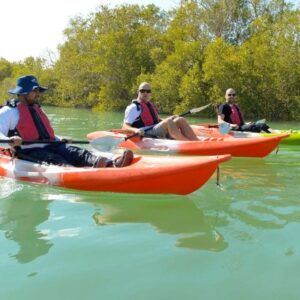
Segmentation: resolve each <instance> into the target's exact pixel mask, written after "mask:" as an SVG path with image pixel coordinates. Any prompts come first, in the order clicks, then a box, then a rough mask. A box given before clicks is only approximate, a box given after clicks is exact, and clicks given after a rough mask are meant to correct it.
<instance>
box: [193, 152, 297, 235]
mask: <svg viewBox="0 0 300 300" xmlns="http://www.w3.org/2000/svg"><path fill="white" fill-rule="evenodd" d="M298 155H299V154H298ZM299 172H300V163H299V164H297V163H295V158H294V157H291V155H290V153H289V152H288V151H287V150H285V152H283V151H281V154H278V155H275V154H272V155H271V156H269V157H267V158H265V159H233V160H231V161H230V162H229V163H227V164H224V166H222V170H221V174H222V177H221V182H222V187H223V191H222V193H221V192H219V194H220V197H219V198H218V197H216V193H215V192H214V194H212V191H210V190H208V188H207V187H205V188H204V189H203V190H202V191H201V190H200V191H198V192H197V193H198V195H199V194H205V195H206V197H207V198H209V199H211V200H210V201H209V202H205V203H204V202H203V201H201V199H200V200H199V198H198V199H197V198H196V197H195V195H193V196H192V197H191V198H192V199H193V200H194V202H195V203H196V205H197V206H198V207H200V208H201V209H203V210H204V211H205V213H206V215H209V213H208V211H211V212H213V213H215V211H216V207H218V208H219V211H220V215H219V218H218V226H219V227H220V226H221V227H228V228H230V224H234V223H236V222H239V224H240V226H239V227H236V228H235V229H234V231H235V233H236V234H235V236H236V237H237V238H238V239H243V240H244V239H253V238H255V237H254V236H253V228H255V229H258V230H270V229H282V228H284V227H285V226H286V225H287V224H290V223H293V222H299V221H300V209H299V204H300V201H299V192H298V185H299V181H300V177H299V174H300V173H299ZM291 186H294V187H295V189H291V188H290V187H291ZM208 194H211V196H208ZM231 230H232V229H231Z"/></svg>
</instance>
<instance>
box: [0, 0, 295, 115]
mask: <svg viewBox="0 0 300 300" xmlns="http://www.w3.org/2000/svg"><path fill="white" fill-rule="evenodd" d="M299 20H300V12H299V9H295V8H293V7H292V6H291V4H290V3H289V2H286V1H285V0H268V1H265V0H255V1H246V0H198V1H197V0H192V1H180V6H179V7H178V8H177V9H173V10H172V11H170V12H165V11H161V10H160V9H159V8H158V7H156V6H154V5H148V6H139V5H122V6H119V7H116V8H109V7H107V6H100V7H99V8H98V9H97V11H95V12H94V13H92V14H90V15H89V16H87V17H86V18H83V17H75V18H73V19H71V20H70V22H69V26H68V28H66V29H65V31H64V34H65V42H64V43H63V44H61V45H60V47H59V57H58V59H57V61H56V62H54V63H51V64H49V62H47V61H46V60H45V59H42V58H33V57H28V58H26V59H25V60H24V61H20V62H15V63H10V62H8V61H7V60H5V59H0V96H1V98H2V99H3V100H4V99H7V98H8V97H9V95H8V94H7V90H8V89H10V88H12V87H13V86H14V85H15V80H16V78H17V77H19V76H22V75H25V74H32V75H35V76H37V77H38V79H39V82H40V83H41V84H42V85H47V86H48V87H49V91H48V92H47V93H45V94H44V97H43V100H42V101H43V103H45V104H47V105H57V106H74V107H89V108H93V109H95V110H101V111H108V110H123V109H124V108H125V107H126V105H127V104H128V103H129V101H131V99H133V98H135V97H136V91H137V87H138V85H139V84H140V82H142V81H147V82H149V83H150V84H151V86H152V90H153V94H152V96H153V100H154V101H155V103H156V105H157V106H158V107H159V109H160V111H161V112H164V113H181V112H183V111H186V110H188V109H190V108H192V107H197V106H201V105H204V104H207V103H214V104H218V103H220V102H223V101H224V93H225V90H226V89H227V88H229V87H233V88H234V89H235V90H236V91H237V93H238V96H239V97H238V101H239V103H240V105H241V107H242V109H243V111H244V114H245V116H246V119H257V118H262V117H265V118H268V119H272V120H276V119H282V120H299V119H300V50H299V49H300V48H299V32H300V22H299ZM205 113H207V114H210V115H213V114H215V112H214V110H213V109H211V110H207V111H205Z"/></svg>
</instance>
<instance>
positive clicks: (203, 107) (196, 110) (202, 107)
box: [189, 103, 211, 114]
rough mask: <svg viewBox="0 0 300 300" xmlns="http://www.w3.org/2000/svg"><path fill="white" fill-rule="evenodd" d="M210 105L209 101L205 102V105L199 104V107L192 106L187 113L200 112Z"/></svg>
mask: <svg viewBox="0 0 300 300" xmlns="http://www.w3.org/2000/svg"><path fill="white" fill-rule="evenodd" d="M210 105H211V103H209V104H207V105H204V106H201V107H196V108H192V109H191V110H190V111H189V113H190V114H195V113H197V112H200V111H202V110H204V109H206V108H207V107H209V106H210Z"/></svg>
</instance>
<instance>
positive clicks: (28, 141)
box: [0, 140, 90, 145]
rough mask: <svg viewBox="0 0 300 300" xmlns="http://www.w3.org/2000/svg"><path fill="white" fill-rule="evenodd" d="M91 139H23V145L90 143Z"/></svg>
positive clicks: (2, 142) (8, 141)
mask: <svg viewBox="0 0 300 300" xmlns="http://www.w3.org/2000/svg"><path fill="white" fill-rule="evenodd" d="M0 143H1V144H9V143H11V140H0ZM89 143H90V142H89V141H71V142H70V143H68V142H67V141H66V142H64V141H56V140H23V141H22V145H26V144H89Z"/></svg>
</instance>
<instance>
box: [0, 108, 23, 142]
mask: <svg viewBox="0 0 300 300" xmlns="http://www.w3.org/2000/svg"><path fill="white" fill-rule="evenodd" d="M18 121H19V113H18V111H17V110H16V109H14V108H9V107H3V108H2V109H1V110H0V139H3V140H10V141H11V142H10V145H11V146H13V147H15V146H20V145H21V144H22V138H21V137H19V136H12V137H8V132H9V130H10V129H14V128H16V126H17V124H18Z"/></svg>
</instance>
